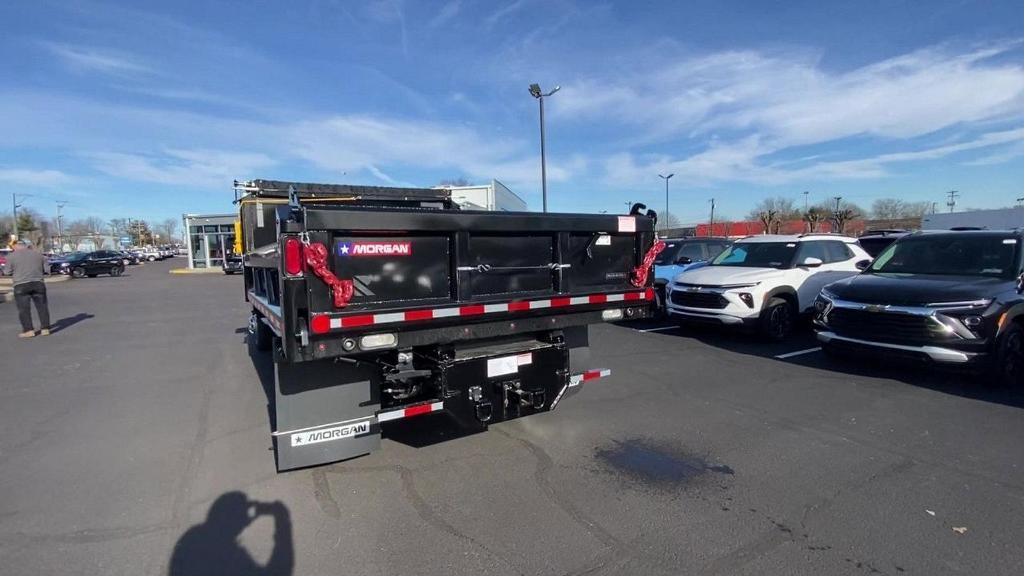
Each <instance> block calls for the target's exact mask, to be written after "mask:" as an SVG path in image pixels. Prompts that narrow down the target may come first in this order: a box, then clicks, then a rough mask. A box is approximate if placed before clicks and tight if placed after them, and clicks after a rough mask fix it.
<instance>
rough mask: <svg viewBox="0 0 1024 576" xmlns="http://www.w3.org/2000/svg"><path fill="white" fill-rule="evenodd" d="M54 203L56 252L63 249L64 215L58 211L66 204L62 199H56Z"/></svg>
mask: <svg viewBox="0 0 1024 576" xmlns="http://www.w3.org/2000/svg"><path fill="white" fill-rule="evenodd" d="M56 203H57V245H58V246H57V250H56V251H57V252H63V251H64V226H63V220H64V215H63V214H61V213H60V210H61V208H63V207H64V206H65V205H67V202H66V201H63V200H57V201H56Z"/></svg>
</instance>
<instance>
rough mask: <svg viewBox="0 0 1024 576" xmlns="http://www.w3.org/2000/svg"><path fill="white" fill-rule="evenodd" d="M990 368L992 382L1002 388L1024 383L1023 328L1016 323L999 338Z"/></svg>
mask: <svg viewBox="0 0 1024 576" xmlns="http://www.w3.org/2000/svg"><path fill="white" fill-rule="evenodd" d="M993 360H994V363H993V364H992V366H991V371H992V373H993V374H992V375H993V376H994V377H995V378H994V380H995V381H996V382H998V383H999V384H1002V385H1003V386H1019V385H1021V384H1022V383H1024V328H1021V325H1020V324H1017V323H1016V322H1014V323H1011V324H1010V326H1009V327H1008V328H1007V329H1006V331H1005V332H1003V335H1002V336H1000V337H999V343H998V344H997V345H996V354H995V358H993Z"/></svg>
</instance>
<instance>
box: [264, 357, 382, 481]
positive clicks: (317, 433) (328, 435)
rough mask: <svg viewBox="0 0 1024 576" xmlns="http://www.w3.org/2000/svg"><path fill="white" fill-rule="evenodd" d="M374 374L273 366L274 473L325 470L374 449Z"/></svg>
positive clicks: (347, 368) (324, 364)
mask: <svg viewBox="0 0 1024 576" xmlns="http://www.w3.org/2000/svg"><path fill="white" fill-rule="evenodd" d="M376 378H378V376H377V371H376V370H373V369H372V368H371V367H365V368H364V367H361V366H357V365H354V364H345V363H336V362H334V361H331V360H323V361H316V362H300V363H296V364H288V363H275V364H274V415H275V418H274V420H275V422H274V430H275V432H274V448H275V451H276V455H277V469H278V471H279V472H280V471H284V470H292V469H295V468H304V467H306V466H315V465H317V464H327V463H330V462H337V461H339V460H347V459H349V458H354V457H356V456H362V455H364V454H369V453H370V452H372V451H374V450H376V449H377V448H378V447H380V425H379V424H378V423H377V418H376V416H375V414H376V412H377V410H378V409H379V408H380V399H379V398H378V396H377V394H378V392H377V391H378V390H379V389H380V388H379V385H378V382H377V381H376Z"/></svg>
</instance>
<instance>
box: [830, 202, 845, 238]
mask: <svg viewBox="0 0 1024 576" xmlns="http://www.w3.org/2000/svg"><path fill="white" fill-rule="evenodd" d="M832 199H833V200H835V201H836V209H835V210H834V211H833V212H832V226H833V228H832V231H833V232H836V231H837V230H838V228H839V202H840V201H841V200H842V199H843V197H842V196H833V197H832Z"/></svg>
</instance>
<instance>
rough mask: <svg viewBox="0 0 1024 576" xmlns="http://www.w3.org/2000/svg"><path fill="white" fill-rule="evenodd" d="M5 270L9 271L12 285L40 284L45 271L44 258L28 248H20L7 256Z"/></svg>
mask: <svg viewBox="0 0 1024 576" xmlns="http://www.w3.org/2000/svg"><path fill="white" fill-rule="evenodd" d="M7 269H8V270H10V271H11V276H12V277H13V278H12V279H11V280H12V283H13V284H14V285H15V286H17V285H18V284H25V283H27V282H42V281H43V274H45V273H46V272H47V270H46V257H45V256H43V255H42V254H40V253H39V252H36V251H35V250H30V249H28V248H21V249H18V250H15V251H14V252H11V253H10V254H8V255H7Z"/></svg>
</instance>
